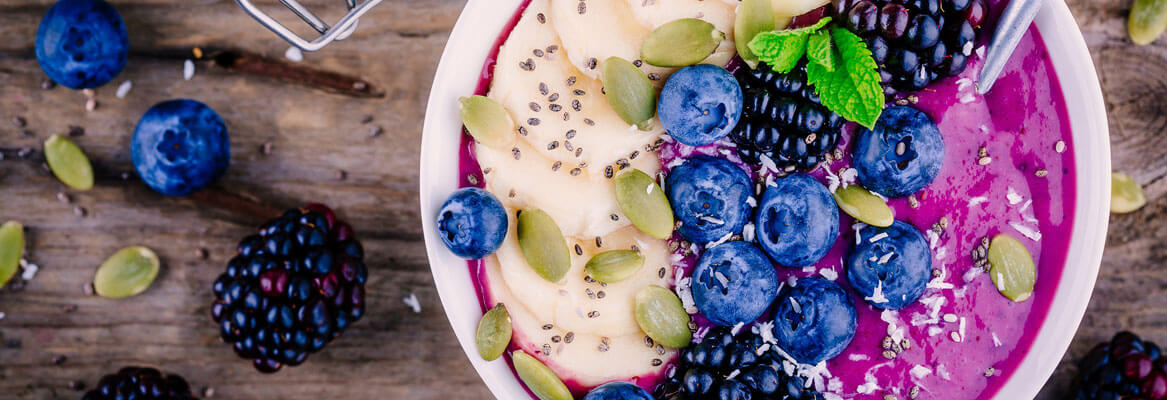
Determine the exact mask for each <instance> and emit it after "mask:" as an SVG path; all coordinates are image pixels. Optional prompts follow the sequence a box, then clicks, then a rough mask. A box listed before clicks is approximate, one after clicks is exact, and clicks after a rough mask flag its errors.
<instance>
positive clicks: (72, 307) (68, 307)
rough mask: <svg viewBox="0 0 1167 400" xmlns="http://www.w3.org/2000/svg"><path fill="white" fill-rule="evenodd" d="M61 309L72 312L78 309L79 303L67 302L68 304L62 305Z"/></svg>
mask: <svg viewBox="0 0 1167 400" xmlns="http://www.w3.org/2000/svg"><path fill="white" fill-rule="evenodd" d="M61 311H62V312H65V313H71V312H74V311H77V305H76V304H66V305H64V306H62V307H61Z"/></svg>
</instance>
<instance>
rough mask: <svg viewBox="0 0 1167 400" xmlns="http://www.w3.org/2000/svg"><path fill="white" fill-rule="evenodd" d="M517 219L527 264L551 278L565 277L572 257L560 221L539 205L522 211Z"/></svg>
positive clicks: (545, 277) (553, 279) (542, 275)
mask: <svg viewBox="0 0 1167 400" xmlns="http://www.w3.org/2000/svg"><path fill="white" fill-rule="evenodd" d="M518 219H519V222H518V224H517V225H518V231H517V233H516V234H517V236H518V238H519V249H520V250H522V251H523V258H525V259H526V260H527V264H528V265H530V266H531V268H532V269H534V270H535V273H537V274H539V276H541V277H543V279H546V280H547V281H548V282H553V283H554V282H559V281H562V280H563V277H564V275H567V270H568V269H570V268H571V257H570V255H569V254H568V252H567V240H566V239H564V238H563V232H562V231H560V230H559V225H558V224H556V223H555V220H553V219H551V216H550V215H547V213H546V212H543V210H540V209H536V208H531V209H526V210H522V211H519V218H518Z"/></svg>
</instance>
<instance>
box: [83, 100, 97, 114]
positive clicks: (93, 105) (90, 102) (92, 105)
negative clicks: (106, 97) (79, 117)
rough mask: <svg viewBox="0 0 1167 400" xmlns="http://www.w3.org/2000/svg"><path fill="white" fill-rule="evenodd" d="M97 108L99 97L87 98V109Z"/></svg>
mask: <svg viewBox="0 0 1167 400" xmlns="http://www.w3.org/2000/svg"><path fill="white" fill-rule="evenodd" d="M96 109H97V99H95V98H92V97H90V98H89V99H87V100H85V111H93V110H96Z"/></svg>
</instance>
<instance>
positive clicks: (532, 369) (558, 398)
mask: <svg viewBox="0 0 1167 400" xmlns="http://www.w3.org/2000/svg"><path fill="white" fill-rule="evenodd" d="M511 359H512V360H513V361H514V362H515V372H517V373H518V374H519V379H521V380H522V381H523V383H524V384H526V385H527V388H528V389H531V393H534V394H535V397H538V398H539V400H572V398H573V397H572V396H571V391H570V390H567V385H564V384H563V381H562V380H560V379H559V376H557V375H555V372H554V371H552V370H551V368H547V366H546V365H544V364H543V363H542V362H540V361H539V360H537V359H535V357H531V355H530V354H527V353H526V352H523V351H522V350H518V351H515V352H514V353H511Z"/></svg>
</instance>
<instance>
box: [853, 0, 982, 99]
mask: <svg viewBox="0 0 1167 400" xmlns="http://www.w3.org/2000/svg"><path fill="white" fill-rule="evenodd" d="M987 11H988V8H987V6H986V4H985V2H984V0H834V3H833V6H832V7H831V13H832V14H833V16H834V18H836V19H837V20H839V21H841V22H842V24H843V25H844V26H846V27H847V29H850V30H851V31H853V32H855V33H856V34H858V35H859V36H861V37H863V38H864V39H865V40H866V42H867V46H868V48H869V49H870V50H871V53H872V55H873V56H874V57H875V62H876V63H877V64H879V68H880V69H879V73H880V78H881V80H882V82H881V83H882V85H883V87H884V90H885V92H886V93H887V94H888V95H895V94H897V93H899V92H915V91H919V90H921V89H924V88H925V87H927V86H928V85H929V84H931V83H932V82H933V81H936V80H937V79H940V78H944V77H949V76H956V75H958V74H960V73H961V72H963V71H964V69H965V67H966V66H967V65H968V59H969V57H971V56H972V52H973V46H975V45H976V41H977V38H978V35H979V34H980V31H981V24H982V23H983V22H984V20H985V15H986V13H987Z"/></svg>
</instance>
